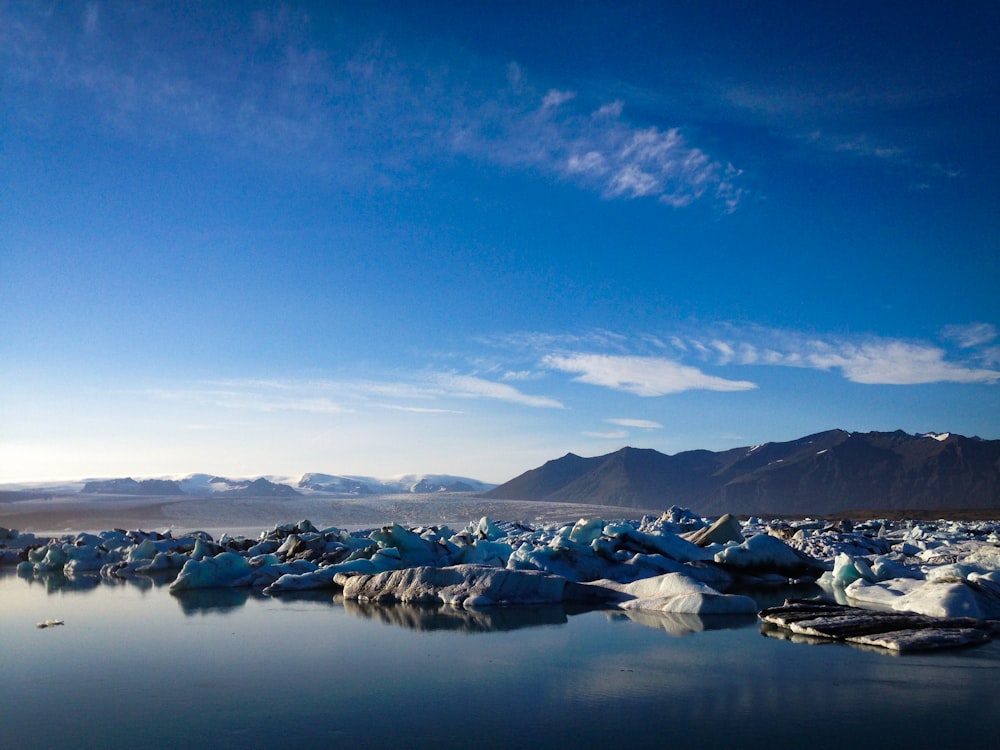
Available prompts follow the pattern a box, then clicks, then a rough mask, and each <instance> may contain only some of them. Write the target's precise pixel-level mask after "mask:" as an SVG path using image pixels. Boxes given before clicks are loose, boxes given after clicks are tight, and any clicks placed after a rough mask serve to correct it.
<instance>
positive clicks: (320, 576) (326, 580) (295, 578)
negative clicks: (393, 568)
mask: <svg viewBox="0 0 1000 750" xmlns="http://www.w3.org/2000/svg"><path fill="white" fill-rule="evenodd" d="M365 562H368V561H367V560H366V561H365ZM339 572H340V571H339V570H338V566H336V565H328V566H327V567H325V568H317V569H316V570H313V571H310V572H307V573H285V574H284V575H282V576H279V577H278V578H277V579H276V580H275V581H274V582H273V583H271V584H270V585H269V586H267V587H266V588H265V589H264V593H265V594H269V595H274V594H281V593H284V592H287V591H310V590H313V589H325V588H331V587H333V586H334V585H335V584H334V580H333V579H334V577H335V576H336V575H337V574H338V573H339Z"/></svg>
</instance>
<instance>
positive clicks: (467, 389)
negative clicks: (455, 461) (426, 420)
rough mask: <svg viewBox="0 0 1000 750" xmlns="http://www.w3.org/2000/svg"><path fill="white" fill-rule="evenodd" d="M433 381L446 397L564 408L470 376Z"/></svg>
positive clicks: (452, 376)
mask: <svg viewBox="0 0 1000 750" xmlns="http://www.w3.org/2000/svg"><path fill="white" fill-rule="evenodd" d="M434 381H435V382H436V383H437V384H438V385H440V386H441V388H443V389H444V391H445V392H446V393H447V394H448V395H451V396H456V397H458V398H488V399H495V400H497V401H506V402H508V403H511V404H519V405H521V406H531V407H536V408H543V409H563V408H565V407H564V406H563V404H562V403H561V402H560V401H557V400H556V399H553V398H548V397H547V396H532V395H530V394H527V393H524V392H522V391H519V390H517V389H516V388H514V387H513V386H510V385H507V384H506V383H498V382H496V381H493V380H485V379H483V378H479V377H475V376H472V375H454V374H441V375H436V376H434Z"/></svg>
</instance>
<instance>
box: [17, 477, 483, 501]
mask: <svg viewBox="0 0 1000 750" xmlns="http://www.w3.org/2000/svg"><path fill="white" fill-rule="evenodd" d="M495 486H496V485H494V484H487V483H486V482H481V481H479V480H478V479H471V478H469V477H459V476H454V475H451V474H402V475H399V476H394V477H387V478H379V477H366V476H353V475H342V474H321V473H309V474H303V475H302V476H301V477H299V478H296V477H279V476H262V477H253V478H231V477H223V476H218V475H216V474H190V475H188V476H185V477H180V478H178V477H158V478H151V479H135V478H133V477H115V478H109V479H103V478H102V479H87V480H83V481H80V482H75V483H66V482H63V483H59V485H58V486H56V485H54V484H53V485H51V486H50V485H46V484H42V483H39V484H37V485H26V484H25V485H16V486H15V485H11V486H8V487H2V488H0V491H3V492H6V493H15V494H16V495H17V496H18V497H33V496H35V495H39V494H41V495H45V496H49V495H53V494H66V495H73V494H77V493H80V494H84V495H125V496H194V497H219V496H222V497H295V496H300V495H329V496H336V497H356V496H364V495H401V494H431V493H448V492H464V493H479V492H488V491H489V490H491V489H493V488H494V487H495Z"/></svg>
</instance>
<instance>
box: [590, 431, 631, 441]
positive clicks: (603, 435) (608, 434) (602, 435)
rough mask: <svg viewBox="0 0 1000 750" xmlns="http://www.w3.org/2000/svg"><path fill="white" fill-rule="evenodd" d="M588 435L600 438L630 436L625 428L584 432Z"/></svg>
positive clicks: (610, 438) (615, 438) (611, 438)
mask: <svg viewBox="0 0 1000 750" xmlns="http://www.w3.org/2000/svg"><path fill="white" fill-rule="evenodd" d="M583 434H584V435H585V436H586V437H592V438H598V439H600V440H622V439H624V438H627V437H628V433H627V432H625V430H611V431H609V432H584V433H583Z"/></svg>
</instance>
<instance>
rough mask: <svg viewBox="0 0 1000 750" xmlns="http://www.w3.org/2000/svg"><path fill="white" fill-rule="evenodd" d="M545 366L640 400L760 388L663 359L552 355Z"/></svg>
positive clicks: (582, 381) (604, 355)
mask: <svg viewBox="0 0 1000 750" xmlns="http://www.w3.org/2000/svg"><path fill="white" fill-rule="evenodd" d="M542 366H543V367H548V368H550V369H553V370H560V371H562V372H572V373H580V374H579V375H578V376H577V377H576V378H574V380H577V381H579V382H581V383H589V384H590V385H600V386H604V387H606V388H613V389H615V390H620V391H627V392H629V393H634V394H636V395H637V396H663V395H666V394H668V393H681V392H683V391H690V390H711V391H746V390H751V389H753V388H756V387H757V385H756V384H755V383H751V382H749V381H745V380H726V379H725V378H720V377H716V376H713V375H707V374H705V373H704V372H702V371H701V370H699V369H697V368H695V367H689V366H687V365H682V364H680V363H678V362H674V361H673V360H669V359H662V358H659V357H638V356H616V355H607V354H570V355H548V356H546V357H544V358H543V359H542Z"/></svg>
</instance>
